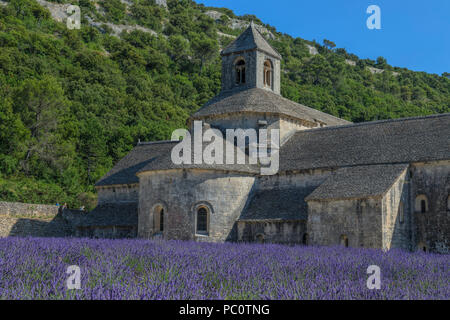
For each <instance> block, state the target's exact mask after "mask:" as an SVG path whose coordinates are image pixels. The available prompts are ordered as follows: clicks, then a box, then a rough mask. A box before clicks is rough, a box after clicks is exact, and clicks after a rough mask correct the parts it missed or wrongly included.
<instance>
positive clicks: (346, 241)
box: [341, 234, 348, 248]
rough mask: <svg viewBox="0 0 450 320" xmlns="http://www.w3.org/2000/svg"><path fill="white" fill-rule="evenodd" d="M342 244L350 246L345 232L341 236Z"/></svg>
mask: <svg viewBox="0 0 450 320" xmlns="http://www.w3.org/2000/svg"><path fill="white" fill-rule="evenodd" d="M341 246H344V247H346V248H348V237H347V236H346V235H345V234H343V235H342V236H341Z"/></svg>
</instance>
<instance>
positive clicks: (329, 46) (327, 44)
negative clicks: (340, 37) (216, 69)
mask: <svg viewBox="0 0 450 320" xmlns="http://www.w3.org/2000/svg"><path fill="white" fill-rule="evenodd" d="M323 45H324V46H325V47H326V48H327V49H328V50H333V49H334V48H336V44H335V43H334V42H333V41H330V40H327V39H323Z"/></svg>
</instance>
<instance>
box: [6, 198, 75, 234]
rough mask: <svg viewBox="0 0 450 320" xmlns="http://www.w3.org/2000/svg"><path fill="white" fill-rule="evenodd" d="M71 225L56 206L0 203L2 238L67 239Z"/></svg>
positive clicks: (70, 232)
mask: <svg viewBox="0 0 450 320" xmlns="http://www.w3.org/2000/svg"><path fill="white" fill-rule="evenodd" d="M71 234H72V228H71V226H70V224H68V223H67V221H66V219H64V217H63V215H62V213H61V212H60V211H59V207H57V206H56V205H43V204H28V203H18V202H0V237H8V236H22V237H25V236H33V237H66V236H70V235H71Z"/></svg>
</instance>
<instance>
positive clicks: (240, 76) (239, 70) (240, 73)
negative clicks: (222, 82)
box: [236, 59, 245, 84]
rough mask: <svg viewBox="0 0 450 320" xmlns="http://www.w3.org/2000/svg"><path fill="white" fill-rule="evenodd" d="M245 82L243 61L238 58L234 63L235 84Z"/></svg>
mask: <svg viewBox="0 0 450 320" xmlns="http://www.w3.org/2000/svg"><path fill="white" fill-rule="evenodd" d="M243 83H245V61H244V59H240V60H239V61H238V62H237V63H236V84H243Z"/></svg>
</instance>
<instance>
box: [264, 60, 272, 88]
mask: <svg viewBox="0 0 450 320" xmlns="http://www.w3.org/2000/svg"><path fill="white" fill-rule="evenodd" d="M272 74H273V68H272V62H271V61H270V60H266V61H265V62H264V85H265V86H266V87H272Z"/></svg>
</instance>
